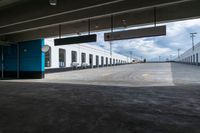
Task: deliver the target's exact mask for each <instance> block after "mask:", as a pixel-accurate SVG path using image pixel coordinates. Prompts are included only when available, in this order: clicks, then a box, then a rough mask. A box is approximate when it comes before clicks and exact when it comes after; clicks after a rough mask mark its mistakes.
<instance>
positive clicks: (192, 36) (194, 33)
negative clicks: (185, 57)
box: [190, 32, 197, 51]
mask: <svg viewBox="0 0 200 133" xmlns="http://www.w3.org/2000/svg"><path fill="white" fill-rule="evenodd" d="M196 34H197V33H196V32H193V33H190V37H191V38H192V50H193V51H194V37H196V36H195V35H196Z"/></svg>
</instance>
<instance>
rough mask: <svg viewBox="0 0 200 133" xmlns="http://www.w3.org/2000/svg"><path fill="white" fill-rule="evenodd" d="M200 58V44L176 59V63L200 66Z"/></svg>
mask: <svg viewBox="0 0 200 133" xmlns="http://www.w3.org/2000/svg"><path fill="white" fill-rule="evenodd" d="M199 56H200V43H198V44H197V45H195V46H194V48H191V49H189V50H187V51H186V52H184V53H183V54H182V55H180V56H179V57H178V58H176V59H175V61H176V62H182V63H187V64H193V65H200V59H199Z"/></svg>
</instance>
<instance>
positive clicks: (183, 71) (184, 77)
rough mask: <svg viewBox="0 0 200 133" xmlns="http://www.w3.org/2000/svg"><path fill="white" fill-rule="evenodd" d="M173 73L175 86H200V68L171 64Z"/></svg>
mask: <svg viewBox="0 0 200 133" xmlns="http://www.w3.org/2000/svg"><path fill="white" fill-rule="evenodd" d="M171 73H172V79H173V83H174V84H175V85H187V84H200V67H199V66H195V65H188V64H181V63H171Z"/></svg>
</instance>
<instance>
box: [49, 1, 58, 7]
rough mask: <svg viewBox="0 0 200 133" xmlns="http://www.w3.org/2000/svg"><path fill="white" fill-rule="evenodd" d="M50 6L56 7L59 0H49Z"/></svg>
mask: <svg viewBox="0 0 200 133" xmlns="http://www.w3.org/2000/svg"><path fill="white" fill-rule="evenodd" d="M49 4H50V5H51V6H56V5H57V0H49Z"/></svg>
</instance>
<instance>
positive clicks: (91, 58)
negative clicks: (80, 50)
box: [89, 54, 93, 68]
mask: <svg viewBox="0 0 200 133" xmlns="http://www.w3.org/2000/svg"><path fill="white" fill-rule="evenodd" d="M89 63H90V68H93V55H92V54H90V55H89Z"/></svg>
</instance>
